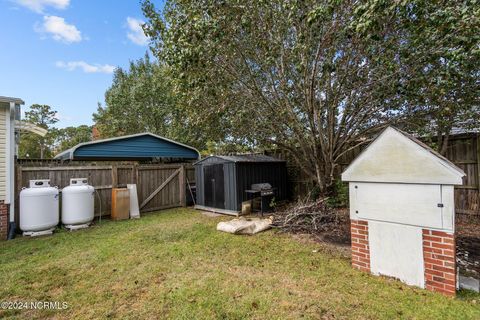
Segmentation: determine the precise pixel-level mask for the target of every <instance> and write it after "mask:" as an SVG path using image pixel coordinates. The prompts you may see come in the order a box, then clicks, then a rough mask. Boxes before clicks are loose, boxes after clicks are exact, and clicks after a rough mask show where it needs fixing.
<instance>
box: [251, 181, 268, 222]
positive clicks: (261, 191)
mask: <svg viewBox="0 0 480 320" xmlns="http://www.w3.org/2000/svg"><path fill="white" fill-rule="evenodd" d="M245 193H246V194H247V195H250V196H251V197H253V198H257V197H260V212H261V213H262V216H263V212H264V211H268V210H269V209H270V202H271V200H272V198H273V197H274V196H275V188H272V185H271V184H270V183H266V182H264V183H254V184H252V185H251V187H250V189H249V190H245Z"/></svg>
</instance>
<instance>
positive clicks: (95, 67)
mask: <svg viewBox="0 0 480 320" xmlns="http://www.w3.org/2000/svg"><path fill="white" fill-rule="evenodd" d="M55 65H56V66H57V67H58V68H61V69H65V70H68V71H74V70H76V69H81V70H82V71H83V72H85V73H113V71H115V66H112V65H109V64H103V65H102V64H89V63H87V62H85V61H70V62H64V61H57V62H56V63H55Z"/></svg>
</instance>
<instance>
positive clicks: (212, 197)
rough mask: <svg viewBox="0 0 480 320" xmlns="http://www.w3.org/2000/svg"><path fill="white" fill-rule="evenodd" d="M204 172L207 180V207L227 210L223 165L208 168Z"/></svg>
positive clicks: (205, 181)
mask: <svg viewBox="0 0 480 320" xmlns="http://www.w3.org/2000/svg"><path fill="white" fill-rule="evenodd" d="M203 170H204V179H205V180H204V184H205V206H207V207H212V208H219V209H225V186H224V183H223V182H224V179H223V164H214V165H210V166H206V167H205V168H204V169H203Z"/></svg>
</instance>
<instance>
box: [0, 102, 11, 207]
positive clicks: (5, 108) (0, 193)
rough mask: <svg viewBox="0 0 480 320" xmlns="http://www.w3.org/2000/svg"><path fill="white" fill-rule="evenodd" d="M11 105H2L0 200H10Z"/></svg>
mask: <svg viewBox="0 0 480 320" xmlns="http://www.w3.org/2000/svg"><path fill="white" fill-rule="evenodd" d="M8 115H9V105H8V104H1V105H0V200H3V201H5V202H8V200H9V199H7V181H8V165H9V164H8V161H7V154H8V153H9V151H8V150H9V144H8V140H7V137H8V136H9V135H8V132H7V131H8V130H7V127H8V123H7V122H8V121H9V117H8Z"/></svg>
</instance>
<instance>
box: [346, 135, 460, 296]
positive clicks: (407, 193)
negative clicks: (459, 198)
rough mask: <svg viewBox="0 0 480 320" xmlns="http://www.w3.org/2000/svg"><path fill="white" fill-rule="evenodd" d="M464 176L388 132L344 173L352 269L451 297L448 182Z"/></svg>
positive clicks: (451, 218)
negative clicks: (349, 224) (387, 277)
mask: <svg viewBox="0 0 480 320" xmlns="http://www.w3.org/2000/svg"><path fill="white" fill-rule="evenodd" d="M464 176H465V173H464V172H463V171H462V170H460V169H459V168H457V167H456V166H455V165H453V164H452V163H451V162H450V161H448V160H447V159H445V158H444V157H442V156H441V155H439V154H437V153H436V152H435V151H433V150H432V149H430V148H429V147H428V146H426V145H424V144H423V143H421V142H420V141H418V140H416V139H415V138H413V137H411V136H410V135H408V134H406V133H404V132H402V131H400V130H397V129H395V128H393V127H389V128H387V129H386V130H384V131H383V132H382V133H381V134H380V135H379V136H378V138H377V139H375V140H374V141H373V142H372V143H371V144H370V145H369V146H368V147H367V148H366V149H365V151H364V152H362V153H361V154H360V155H359V156H358V157H357V158H356V159H355V160H354V161H353V162H352V163H351V165H350V166H349V167H348V168H347V169H346V170H345V172H344V173H343V174H342V180H344V181H348V182H349V191H350V219H351V222H352V224H351V231H352V265H353V266H354V267H356V268H358V269H361V270H364V271H367V272H371V273H373V274H377V275H379V274H381V275H386V276H392V277H395V278H398V279H400V280H401V281H403V282H405V283H407V284H410V285H415V286H418V287H421V288H427V289H430V290H433V291H440V292H442V293H444V294H447V295H453V294H455V287H456V281H455V277H456V274H455V244H454V231H455V230H454V229H455V205H454V185H460V184H462V178H463V177H464Z"/></svg>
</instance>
